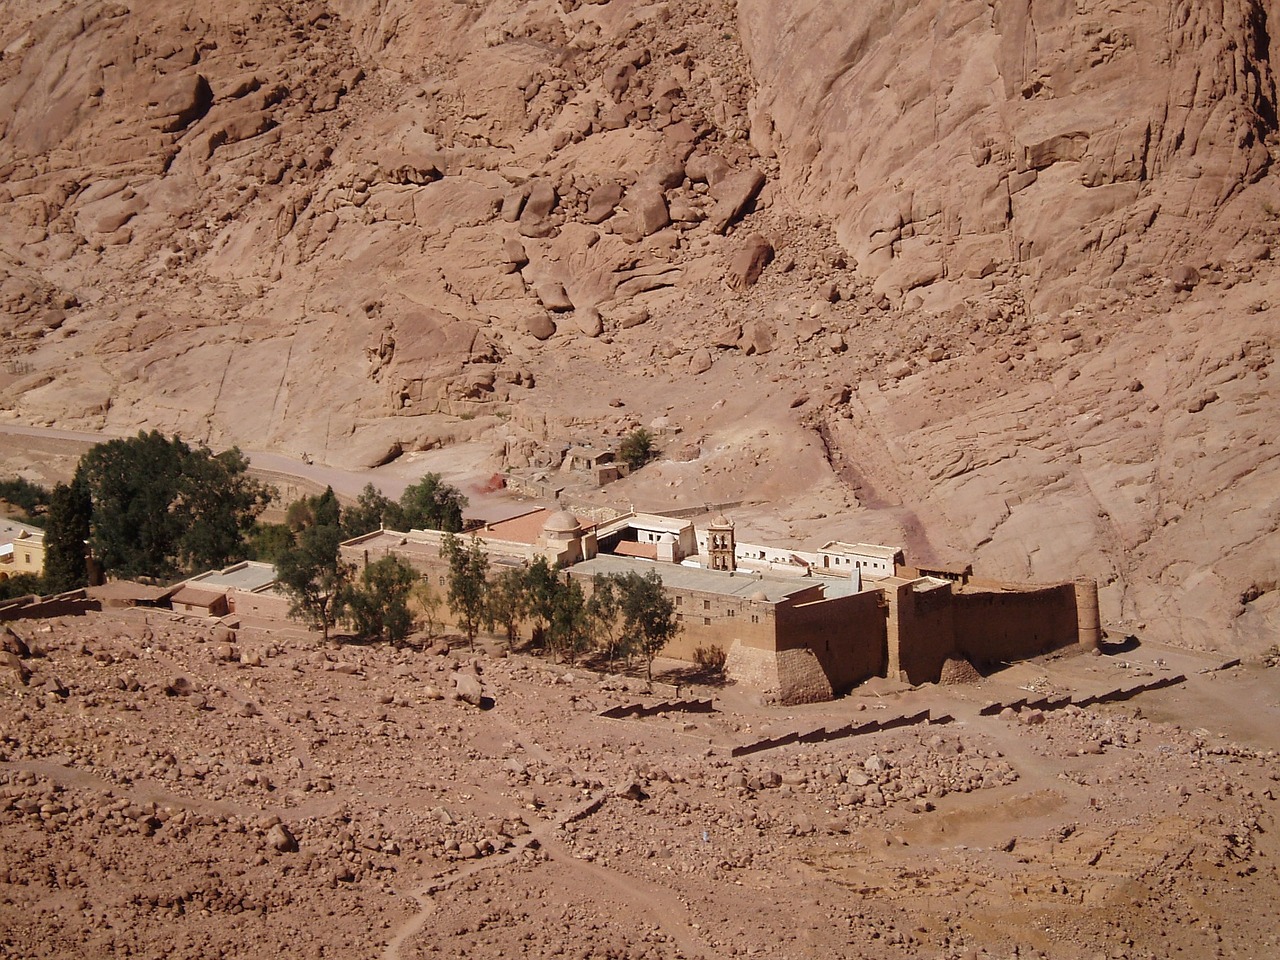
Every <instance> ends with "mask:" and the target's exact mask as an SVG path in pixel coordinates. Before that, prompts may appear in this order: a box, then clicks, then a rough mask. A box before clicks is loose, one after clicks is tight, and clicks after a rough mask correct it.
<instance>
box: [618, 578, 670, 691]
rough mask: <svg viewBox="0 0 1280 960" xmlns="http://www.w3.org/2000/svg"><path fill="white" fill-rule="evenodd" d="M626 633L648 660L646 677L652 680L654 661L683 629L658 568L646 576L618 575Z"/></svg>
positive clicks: (638, 651)
mask: <svg viewBox="0 0 1280 960" xmlns="http://www.w3.org/2000/svg"><path fill="white" fill-rule="evenodd" d="M618 593H619V598H620V605H621V610H622V620H623V632H624V634H625V635H626V637H627V642H628V643H630V644H631V645H633V647H634V649H635V650H636V652H637V653H639V654H640V655H641V656H642V657H644V659H645V676H646V677H648V679H649V680H650V682H652V680H653V660H654V658H655V657H656V656H657V655H658V653H659V652H661V650H662V648H663V647H665V646H666V645H667V644H668V643H669V642H670V641H671V640H672V639H673V638H674V637H675V636H676V634H677V633H679V632H680V622H679V621H678V620H677V619H676V605H675V601H674V600H672V599H671V597H669V596H668V595H667V592H666V590H665V589H663V586H662V577H661V575H659V573H658V571H656V570H650V571H649V572H648V573H646V574H645V575H644V576H640V574H638V573H636V572H634V571H631V572H628V573H625V574H622V575H621V576H620V577H619V578H618Z"/></svg>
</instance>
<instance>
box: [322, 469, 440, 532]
mask: <svg viewBox="0 0 1280 960" xmlns="http://www.w3.org/2000/svg"><path fill="white" fill-rule="evenodd" d="M384 527H385V528H386V529H388V530H401V529H403V528H404V512H403V511H402V510H401V509H400V505H399V504H398V503H396V502H395V501H394V500H392V499H390V498H389V497H385V496H383V494H382V491H381V490H379V489H378V488H377V487H375V486H374V485H373V484H372V483H366V484H365V486H364V489H363V490H361V491H360V496H359V497H357V498H356V502H355V505H354V506H350V507H347V508H346V509H345V510H343V511H342V533H343V536H345V537H346V538H347V539H348V540H350V539H351V538H352V537H359V536H363V535H364V534H366V533H372V532H373V531H374V530H378V529H381V528H384ZM459 529H461V527H459Z"/></svg>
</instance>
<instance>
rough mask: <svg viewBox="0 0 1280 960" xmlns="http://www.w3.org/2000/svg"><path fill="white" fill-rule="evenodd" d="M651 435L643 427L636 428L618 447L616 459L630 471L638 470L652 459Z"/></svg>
mask: <svg viewBox="0 0 1280 960" xmlns="http://www.w3.org/2000/svg"><path fill="white" fill-rule="evenodd" d="M656 453H657V451H656V450H655V449H654V446H653V434H651V433H650V432H649V431H648V430H646V429H645V428H644V427H636V429H634V430H632V431H631V432H630V433H628V434H627V435H626V436H625V437H623V438H622V443H620V444H619V445H618V457H619V459H621V460H622V462H623V463H625V464H626V465H627V466H628V467H630V468H631V469H632V470H639V469H640V468H641V467H643V466H644V465H645V464H646V463H648V462H649V461H650V460H652V459H653V458H654V455H655V454H656Z"/></svg>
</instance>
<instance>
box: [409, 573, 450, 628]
mask: <svg viewBox="0 0 1280 960" xmlns="http://www.w3.org/2000/svg"><path fill="white" fill-rule="evenodd" d="M409 596H410V598H411V599H412V600H413V605H414V606H415V607H416V608H417V610H418V619H419V620H420V621H421V622H422V628H423V629H424V630H425V631H426V632H427V636H430V637H434V636H436V634H437V632H438V631H439V629H440V608H441V607H442V606H443V605H444V597H442V596H440V594H438V593H436V592H435V591H434V590H433V589H431V584H430V583H429V582H428V581H427V580H425V579H423V580H419V581H418V582H417V583H415V584H414V585H413V589H412V590H411V591H410V592H409Z"/></svg>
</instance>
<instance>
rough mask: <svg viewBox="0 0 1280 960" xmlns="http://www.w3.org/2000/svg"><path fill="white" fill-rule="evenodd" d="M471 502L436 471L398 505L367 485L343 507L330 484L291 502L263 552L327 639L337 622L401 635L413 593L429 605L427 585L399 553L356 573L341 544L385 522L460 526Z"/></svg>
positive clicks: (300, 612) (364, 633)
mask: <svg viewBox="0 0 1280 960" xmlns="http://www.w3.org/2000/svg"><path fill="white" fill-rule="evenodd" d="M466 505H467V499H466V497H464V496H463V495H462V494H461V492H459V491H458V489H457V488H455V487H453V486H451V485H450V484H448V483H445V482H444V481H443V480H441V478H440V475H439V474H435V473H429V474H427V475H426V476H425V477H423V478H422V480H420V481H419V482H418V483H416V484H413V485H411V486H409V487H408V488H406V489H405V492H404V494H403V495H402V496H401V498H400V501H399V502H398V503H397V502H395V501H393V500H390V499H389V498H387V497H385V496H383V494H382V493H381V492H380V491H378V490H377V489H376V488H375V487H374V486H373V484H368V485H367V486H366V487H365V488H364V491H363V492H362V493H361V494H360V496H359V498H358V499H357V501H356V503H355V505H354V506H351V507H348V508H346V509H345V510H344V509H343V508H342V505H341V504H340V503H339V502H338V498H337V496H336V495H335V494H334V492H333V490H332V488H330V489H327V490H325V492H324V493H322V494H320V495H319V496H314V497H304V498H303V499H301V500H297V501H295V502H294V503H292V504H290V505H289V509H288V510H287V511H286V513H285V522H284V523H283V524H281V525H279V526H278V527H277V528H276V529H274V530H272V531H270V535H269V536H260V538H259V541H258V547H259V550H260V556H261V559H264V560H268V561H270V562H272V563H274V564H275V568H276V577H277V578H278V579H279V581H280V585H281V587H282V588H283V589H284V591H285V593H286V594H288V596H289V597H290V599H291V600H292V607H293V609H292V612H293V614H294V616H296V617H298V618H299V619H302V620H305V621H306V622H308V623H310V624H311V625H312V626H314V627H315V628H316V629H318V630H320V631H321V632H322V633H323V634H324V637H325V639H326V640H327V639H328V637H329V631H330V630H331V629H332V628H333V627H334V626H335V625H336V624H337V623H338V622H339V621H346V622H347V623H349V624H350V626H351V628H352V629H353V630H354V631H355V633H356V634H357V635H358V636H360V637H363V638H366V639H370V640H392V641H399V640H403V639H404V638H405V637H406V636H408V635H409V633H410V632H412V630H413V617H412V615H411V613H410V608H409V601H410V597H411V594H412V593H413V592H414V591H415V590H416V591H417V594H418V598H419V606H420V607H421V608H423V609H427V608H429V607H430V598H429V595H428V590H429V588H428V587H427V585H426V584H425V583H423V582H419V581H418V577H417V575H416V573H415V572H414V571H413V569H412V568H410V567H408V566H406V565H405V564H404V563H402V562H400V561H399V560H397V559H395V558H394V557H387V558H385V559H382V560H379V561H377V562H376V563H371V564H369V565H368V566H367V567H365V569H364V570H363V571H361V572H360V574H359V576H357V575H356V571H355V569H354V568H353V567H352V566H351V565H350V564H348V563H345V562H343V560H342V558H341V557H340V556H339V552H338V548H339V546H340V545H341V543H342V541H343V540H349V539H351V538H352V537H358V536H361V535H362V534H365V533H370V532H372V531H373V530H377V529H379V528H380V527H390V528H393V529H401V530H403V529H408V528H427V529H443V530H448V531H452V532H457V531H460V530H461V529H462V511H463V509H464V508H465V507H466Z"/></svg>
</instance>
